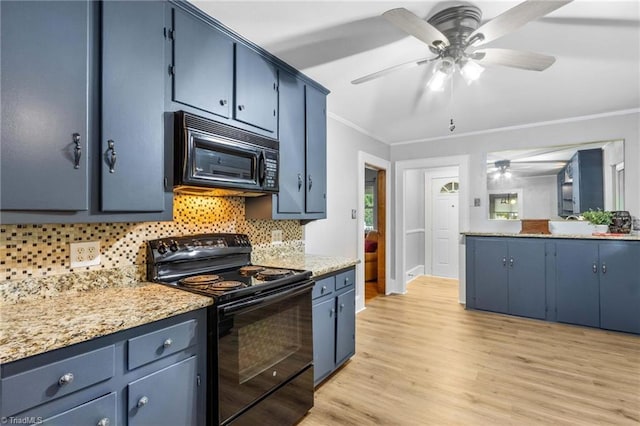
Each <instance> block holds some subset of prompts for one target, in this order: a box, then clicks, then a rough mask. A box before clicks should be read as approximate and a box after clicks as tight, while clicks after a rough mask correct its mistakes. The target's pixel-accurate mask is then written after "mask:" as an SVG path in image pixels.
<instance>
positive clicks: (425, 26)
mask: <svg viewBox="0 0 640 426" xmlns="http://www.w3.org/2000/svg"><path fill="white" fill-rule="evenodd" d="M382 16H383V17H384V18H385V19H386V20H387V21H389V22H391V23H392V24H393V25H395V26H396V27H398V28H399V29H401V30H402V31H404V32H406V33H407V34H411V35H412V36H414V37H415V38H417V39H418V40H421V41H423V42H425V43H426V44H428V45H430V46H433V47H435V48H437V47H438V46H439V45H441V46H445V47H446V46H448V45H449V39H448V38H447V36H445V35H444V34H442V33H441V32H440V30H438V29H437V28H436V27H434V26H433V25H431V24H429V23H428V22H427V21H425V20H424V19H420V17H418V16H416V15H415V14H414V13H412V12H409V11H408V10H407V9H405V8H404V7H399V8H397V9H391V10H387V11H386V12H384V13H383V14H382Z"/></svg>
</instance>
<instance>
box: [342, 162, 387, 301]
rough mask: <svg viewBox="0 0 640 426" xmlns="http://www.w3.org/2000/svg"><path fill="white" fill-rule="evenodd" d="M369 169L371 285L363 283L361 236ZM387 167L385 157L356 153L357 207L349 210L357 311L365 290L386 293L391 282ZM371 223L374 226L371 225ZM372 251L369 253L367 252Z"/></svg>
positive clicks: (363, 244) (363, 225) (367, 207)
mask: <svg viewBox="0 0 640 426" xmlns="http://www.w3.org/2000/svg"><path fill="white" fill-rule="evenodd" d="M366 169H371V170H373V171H374V172H369V175H372V173H373V174H374V175H375V178H376V179H375V188H376V191H377V193H376V203H375V210H373V211H371V212H370V213H368V214H370V215H371V216H372V217H373V215H374V214H373V212H374V211H375V221H374V222H370V223H371V226H372V227H374V226H376V227H377V229H376V231H377V240H378V241H377V247H376V250H375V254H374V255H371V254H370V255H369V257H370V258H371V257H372V256H373V258H374V259H375V260H376V261H377V263H376V264H371V265H373V266H369V268H373V269H374V270H375V271H376V279H375V281H373V280H371V281H372V282H374V283H375V284H372V285H367V286H365V250H364V249H365V242H364V240H365V237H366V235H367V231H366V220H365V212H366V211H367V210H368V209H373V208H374V207H372V206H371V204H368V205H367V206H365V201H366V200H365V171H366ZM390 170H391V163H390V162H389V160H385V159H383V158H380V157H376V156H374V155H371V154H369V153H368V152H364V151H359V152H358V194H357V200H358V209H357V210H354V211H353V212H352V215H353V217H354V218H356V219H357V220H356V225H357V226H356V230H357V242H358V244H357V247H358V259H360V263H358V264H357V265H356V274H357V280H356V281H357V282H356V310H357V311H360V310H362V309H364V308H365V296H366V295H365V289H366V288H368V289H369V290H374V289H375V292H376V297H380V296H381V295H385V294H389V292H390V290H391V288H392V287H393V284H392V283H391V284H390V281H389V274H390V273H391V270H390V265H391V253H390V249H389V247H390V232H389V230H390V229H391V228H390V227H391V224H390V223H389V221H390V220H391V210H390V209H391V203H389V200H388V197H389V196H390V194H391V176H390V175H389V172H390ZM374 224H375V225H374ZM370 253H373V252H370Z"/></svg>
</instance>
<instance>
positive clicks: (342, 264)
mask: <svg viewBox="0 0 640 426" xmlns="http://www.w3.org/2000/svg"><path fill="white" fill-rule="evenodd" d="M259 261H260V262H259V264H260V265H263V266H271V267H278V268H287V269H304V270H307V271H311V272H312V274H313V275H312V276H314V277H317V276H320V275H324V274H328V273H331V272H335V271H339V270H340V269H344V268H348V267H350V266H354V265H357V264H358V263H360V261H359V260H358V259H350V258H347V257H339V256H322V255H316V254H298V255H293V256H287V257H272V258H263V259H259ZM256 263H257V262H256Z"/></svg>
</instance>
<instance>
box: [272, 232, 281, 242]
mask: <svg viewBox="0 0 640 426" xmlns="http://www.w3.org/2000/svg"><path fill="white" fill-rule="evenodd" d="M271 242H272V243H281V242H282V229H274V230H273V231H271Z"/></svg>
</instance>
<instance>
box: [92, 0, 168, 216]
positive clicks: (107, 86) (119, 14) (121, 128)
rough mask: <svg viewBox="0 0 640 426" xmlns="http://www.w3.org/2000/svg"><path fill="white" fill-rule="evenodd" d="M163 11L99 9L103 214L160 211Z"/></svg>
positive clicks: (142, 6)
mask: <svg viewBox="0 0 640 426" xmlns="http://www.w3.org/2000/svg"><path fill="white" fill-rule="evenodd" d="M164 8H165V4H164V3H163V2H160V1H128V2H120V1H117V2H110V1H107V2H103V3H102V138H101V150H100V159H101V166H102V169H101V185H102V191H101V197H102V202H101V210H103V211H129V212H134V211H138V212H144V211H162V210H163V209H164V177H165V170H164V165H165V162H164V136H163V129H164V121H163V114H164V77H165V57H164V36H163V31H164V10H165V9H164ZM116 160H117V161H116Z"/></svg>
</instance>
